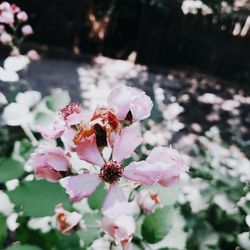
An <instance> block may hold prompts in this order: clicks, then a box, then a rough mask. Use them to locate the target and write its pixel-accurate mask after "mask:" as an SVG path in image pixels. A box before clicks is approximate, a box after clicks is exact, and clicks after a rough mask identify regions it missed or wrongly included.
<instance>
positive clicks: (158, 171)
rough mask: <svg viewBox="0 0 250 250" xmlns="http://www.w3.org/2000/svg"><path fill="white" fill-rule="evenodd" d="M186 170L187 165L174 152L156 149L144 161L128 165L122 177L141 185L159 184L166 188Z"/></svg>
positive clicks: (160, 148) (168, 149) (175, 181)
mask: <svg viewBox="0 0 250 250" xmlns="http://www.w3.org/2000/svg"><path fill="white" fill-rule="evenodd" d="M187 170H188V166H187V163H186V162H185V160H184V159H183V158H182V157H181V155H180V154H179V153H178V152H177V151H176V150H174V149H172V148H166V147H156V148H154V149H153V150H152V151H151V153H150V154H149V156H148V157H147V159H146V160H145V161H139V162H132V163H130V164H129V165H128V166H127V167H126V168H125V169H124V173H123V176H124V177H126V178H127V179H129V180H133V181H136V182H139V183H141V184H146V185H152V184H154V183H159V184H160V185H162V186H166V187H167V186H170V185H173V184H175V183H177V182H178V181H179V179H180V175H181V174H182V173H183V172H185V171H187Z"/></svg>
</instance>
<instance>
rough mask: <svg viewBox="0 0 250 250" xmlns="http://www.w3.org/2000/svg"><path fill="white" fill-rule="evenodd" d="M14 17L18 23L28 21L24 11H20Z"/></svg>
mask: <svg viewBox="0 0 250 250" xmlns="http://www.w3.org/2000/svg"><path fill="white" fill-rule="evenodd" d="M16 17H17V19H18V20H19V21H20V22H26V21H27V20H28V15H27V13H26V12H25V11H20V12H19V13H18V14H17V16H16Z"/></svg>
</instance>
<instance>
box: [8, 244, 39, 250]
mask: <svg viewBox="0 0 250 250" xmlns="http://www.w3.org/2000/svg"><path fill="white" fill-rule="evenodd" d="M5 250H42V249H41V248H40V247H37V246H31V245H20V244H18V245H14V246H11V247H8V248H6V249H5Z"/></svg>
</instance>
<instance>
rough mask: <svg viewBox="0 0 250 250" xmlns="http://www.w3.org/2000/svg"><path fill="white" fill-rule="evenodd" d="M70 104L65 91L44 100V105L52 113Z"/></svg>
mask: <svg viewBox="0 0 250 250" xmlns="http://www.w3.org/2000/svg"><path fill="white" fill-rule="evenodd" d="M69 103H70V96H69V94H68V92H67V91H60V92H57V93H55V94H53V95H51V96H48V97H47V98H46V105H47V107H48V108H49V109H50V110H52V111H54V112H55V111H58V110H59V109H61V108H63V107H64V106H66V105H67V104H69Z"/></svg>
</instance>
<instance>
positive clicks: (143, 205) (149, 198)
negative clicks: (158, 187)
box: [138, 189, 160, 213]
mask: <svg viewBox="0 0 250 250" xmlns="http://www.w3.org/2000/svg"><path fill="white" fill-rule="evenodd" d="M159 203H160V199H159V197H158V194H157V193H154V192H153V191H151V190H148V189H146V190H142V191H140V193H139V195H138V204H139V207H140V209H141V210H142V211H143V212H144V213H151V212H153V211H154V209H155V208H156V207H157V206H158V205H159Z"/></svg>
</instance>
